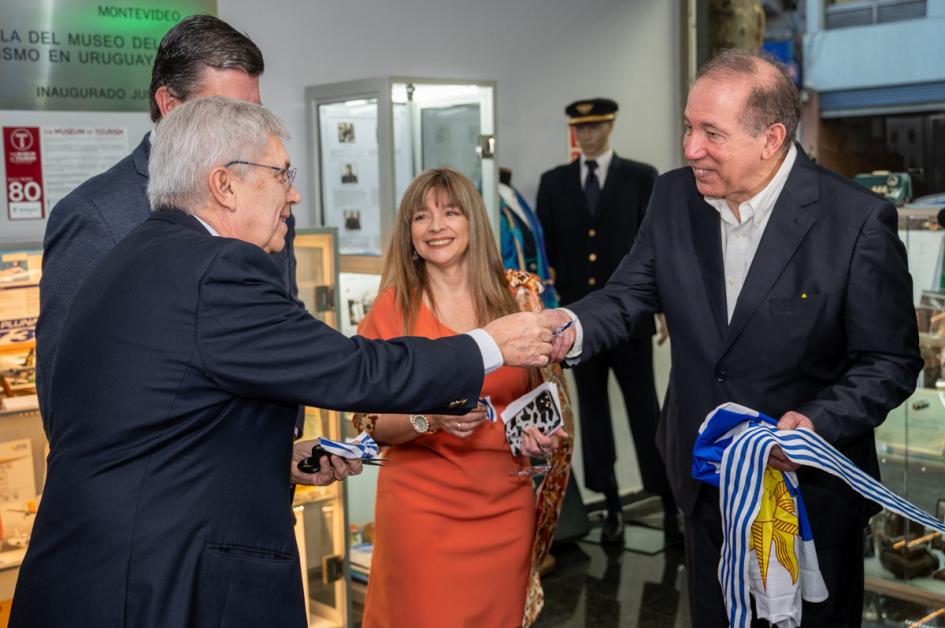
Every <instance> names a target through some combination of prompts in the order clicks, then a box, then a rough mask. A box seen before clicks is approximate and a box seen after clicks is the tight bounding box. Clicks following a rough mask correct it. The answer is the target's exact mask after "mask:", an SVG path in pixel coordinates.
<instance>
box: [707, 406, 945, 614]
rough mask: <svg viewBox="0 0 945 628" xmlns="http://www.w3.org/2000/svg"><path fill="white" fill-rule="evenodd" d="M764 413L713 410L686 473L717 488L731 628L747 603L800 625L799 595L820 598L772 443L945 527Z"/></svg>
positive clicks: (870, 495) (800, 508)
mask: <svg viewBox="0 0 945 628" xmlns="http://www.w3.org/2000/svg"><path fill="white" fill-rule="evenodd" d="M776 426H777V421H775V420H774V419H772V418H771V417H769V416H765V415H764V414H762V413H760V412H758V411H756V410H752V409H750V408H746V407H744V406H740V405H737V404H734V403H725V404H722V405H721V406H719V407H718V408H716V409H715V410H713V411H712V412H710V413H709V415H708V416H707V417H706V419H705V421H704V422H703V424H702V427H700V428H699V435H698V437H697V438H696V444H695V447H694V448H693V464H692V475H693V477H694V478H696V479H698V480H702V481H703V482H708V483H709V484H712V485H713V486H717V487H718V488H719V507H720V509H721V512H722V534H723V539H724V540H723V543H722V556H721V559H720V560H719V582H720V583H721V584H722V595H723V596H724V598H725V607H726V609H727V611H728V617H729V623H730V624H731V625H732V626H733V627H737V628H740V627H742V626H746V627H747V626H749V625H750V623H751V604H750V599H749V596H751V597H753V598H754V600H755V608H756V611H757V614H758V616H759V617H760V618H762V619H767V620H768V621H769V622H771V623H772V624H774V625H776V626H778V628H795V627H796V626H799V625H800V624H801V600H802V599H804V600H807V601H809V602H822V601H823V600H825V599H827V589H826V587H825V586H824V581H823V578H822V576H821V575H820V569H819V566H818V564H817V553H816V550H815V548H814V539H813V537H812V536H811V531H810V525H809V524H808V520H807V514H806V511H805V510H804V502H803V500H802V499H801V494H800V491H799V490H798V484H797V475H796V474H795V473H785V472H780V471H776V470H774V469H770V468H768V466H767V465H768V454H770V452H771V450H772V449H773V448H774V447H775V446H776V445H777V446H780V447H781V449H782V451H784V453H785V455H786V456H787V457H788V459H789V460H791V461H792V462H795V463H797V464H801V465H807V466H811V467H814V468H817V469H820V470H821V471H825V472H826V473H830V474H832V475H835V476H837V477H839V478H840V479H842V480H843V481H844V482H846V483H847V484H848V485H849V486H850V487H851V488H852V489H853V490H855V491H857V492H858V493H860V494H861V495H863V496H864V497H866V498H867V499H870V500H872V501H874V502H876V503H878V504H879V505H880V506H883V507H884V508H887V509H889V510H891V511H893V512H895V513H897V514H899V515H902V516H903V517H906V518H907V519H911V520H912V521H916V522H918V523H921V524H922V525H924V526H926V527H928V528H932V529H933V530H936V531H938V532H943V533H945V524H943V523H942V522H940V521H938V520H936V519H935V518H934V517H933V516H932V515H930V514H928V513H927V512H924V511H922V510H921V509H919V508H917V507H916V506H914V505H912V504H910V503H909V502H907V501H906V500H904V499H902V498H901V497H899V496H898V495H896V494H894V493H893V492H891V491H890V490H889V489H887V488H886V487H884V486H883V485H882V484H880V483H879V482H877V481H876V480H875V479H873V478H872V477H870V476H869V475H867V474H866V473H864V472H863V471H861V470H860V469H859V468H857V467H856V465H854V464H853V463H852V462H850V460H849V459H848V458H846V457H845V456H844V455H843V454H841V453H840V452H838V451H837V450H836V449H835V448H834V447H833V446H832V445H830V444H829V443H828V442H827V441H825V440H824V439H823V438H821V437H820V436H818V435H817V434H815V433H813V432H811V431H810V430H807V429H797V430H778V429H777V427H776Z"/></svg>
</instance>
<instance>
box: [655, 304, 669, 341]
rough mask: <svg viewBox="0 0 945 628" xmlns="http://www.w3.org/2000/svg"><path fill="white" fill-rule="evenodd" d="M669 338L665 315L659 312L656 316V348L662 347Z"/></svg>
mask: <svg viewBox="0 0 945 628" xmlns="http://www.w3.org/2000/svg"><path fill="white" fill-rule="evenodd" d="M668 338H669V326H668V325H667V324H666V315H665V314H663V313H662V312H660V313H659V314H657V315H656V346H657V347H662V346H663V343H664V342H666V340H667V339H668Z"/></svg>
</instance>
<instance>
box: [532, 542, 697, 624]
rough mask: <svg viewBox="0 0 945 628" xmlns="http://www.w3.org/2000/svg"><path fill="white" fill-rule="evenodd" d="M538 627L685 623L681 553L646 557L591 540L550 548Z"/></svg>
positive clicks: (686, 613) (675, 552) (674, 552)
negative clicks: (550, 563) (551, 558)
mask: <svg viewBox="0 0 945 628" xmlns="http://www.w3.org/2000/svg"><path fill="white" fill-rule="evenodd" d="M554 556H555V560H556V561H557V566H556V568H555V570H554V572H553V573H551V574H549V575H548V576H546V577H545V578H543V579H542V585H543V587H544V590H545V609H544V611H543V612H542V614H541V617H540V618H539V620H538V622H537V623H536V624H535V626H536V628H552V627H555V628H558V627H560V628H584V627H593V628H611V627H617V626H627V627H630V626H637V627H639V628H688V627H689V609H688V605H687V604H686V592H685V577H684V573H683V556H682V552H680V551H678V550H677V551H674V550H670V551H668V552H663V553H659V554H655V555H652V556H647V555H645V554H638V553H635V552H628V551H625V550H624V549H623V548H616V549H614V548H610V547H605V546H601V545H596V544H592V543H585V542H579V543H569V544H565V545H562V546H558V547H556V548H555V551H554Z"/></svg>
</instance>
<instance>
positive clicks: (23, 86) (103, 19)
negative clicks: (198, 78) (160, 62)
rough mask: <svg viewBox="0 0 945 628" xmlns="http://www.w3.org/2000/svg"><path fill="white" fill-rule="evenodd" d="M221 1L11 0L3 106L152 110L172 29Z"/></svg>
mask: <svg viewBox="0 0 945 628" xmlns="http://www.w3.org/2000/svg"><path fill="white" fill-rule="evenodd" d="M201 13H208V14H211V15H215V14H216V1H215V0H168V1H167V2H164V1H162V2H154V1H153V0H152V1H150V2H148V1H147V0H122V2H120V3H115V4H100V3H97V2H89V1H88V0H52V1H49V2H36V0H3V3H2V4H0V109H20V110H45V111H146V110H147V109H148V85H149V84H150V83H151V66H152V65H153V64H154V55H155V53H156V52H157V47H158V44H159V43H160V41H161V38H162V37H164V34H165V33H167V31H168V30H170V28H171V27H172V26H174V24H176V23H177V22H179V21H181V20H182V19H183V18H185V17H188V16H190V15H196V14H201Z"/></svg>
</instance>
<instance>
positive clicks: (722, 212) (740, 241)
mask: <svg viewBox="0 0 945 628" xmlns="http://www.w3.org/2000/svg"><path fill="white" fill-rule="evenodd" d="M796 158H797V149H796V148H795V147H794V145H793V144H792V145H791V148H790V149H789V150H788V154H787V156H786V157H785V158H784V162H782V163H781V167H780V168H778V171H777V172H776V173H775V174H774V178H772V179H771V181H769V182H768V185H766V186H765V187H764V189H763V190H761V191H760V192H758V194H756V195H755V196H753V197H751V198H750V199H748V200H747V201H745V202H744V203H742V204H741V205H739V206H738V213H739V216H740V218H741V222H739V221H738V218H736V217H735V214H734V212H732V208H731V207H729V206H728V201H726V200H725V199H724V198H715V197H711V196H706V197H705V202H706V203H708V204H709V205H711V206H712V207H713V208H715V210H716V211H717V212H719V217H720V218H721V219H722V220H721V221H720V222H719V228H720V229H721V230H722V263H723V266H724V267H725V304H726V307H727V309H728V320H729V322H731V320H732V312H734V311H735V304H736V303H737V302H738V295H739V294H741V292H742V286H744V285H745V277H746V276H747V275H748V269H749V268H751V262H752V260H754V259H755V253H756V252H757V251H758V243H759V242H761V236H763V235H764V233H765V228H766V227H767V226H768V220H769V219H770V218H771V210H772V209H774V204H775V203H777V202H778V197H779V196H781V190H783V189H784V184H785V183H786V182H787V178H788V175H789V174H790V173H791V168H792V167H793V166H794V160H795V159H796Z"/></svg>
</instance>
